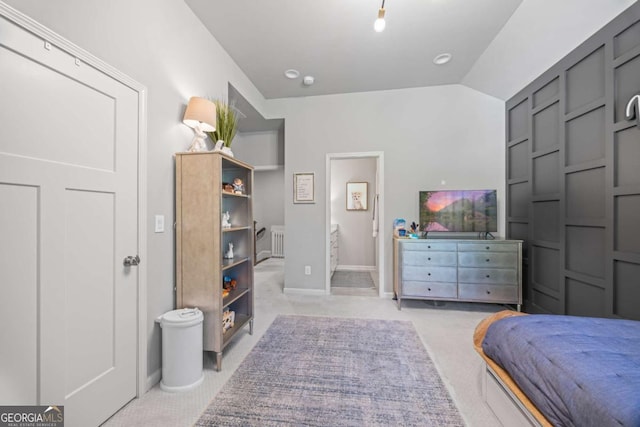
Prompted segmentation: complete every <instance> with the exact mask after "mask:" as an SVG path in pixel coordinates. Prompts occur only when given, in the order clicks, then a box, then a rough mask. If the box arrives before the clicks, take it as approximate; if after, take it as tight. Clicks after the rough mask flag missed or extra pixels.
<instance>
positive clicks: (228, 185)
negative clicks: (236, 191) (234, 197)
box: [222, 182, 233, 193]
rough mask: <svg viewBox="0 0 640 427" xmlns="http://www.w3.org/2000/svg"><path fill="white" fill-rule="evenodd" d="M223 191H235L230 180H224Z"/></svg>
mask: <svg viewBox="0 0 640 427" xmlns="http://www.w3.org/2000/svg"><path fill="white" fill-rule="evenodd" d="M222 191H224V192H225V193H233V185H232V184H231V183H229V182H223V183H222Z"/></svg>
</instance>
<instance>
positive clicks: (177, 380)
mask: <svg viewBox="0 0 640 427" xmlns="http://www.w3.org/2000/svg"><path fill="white" fill-rule="evenodd" d="M203 320H204V316H203V315H202V311H200V310H199V309H197V308H182V309H179V310H173V311H169V312H167V313H165V314H163V315H162V316H160V318H159V321H160V327H161V328H162V381H161V382H160V388H161V389H162V390H164V391H171V392H179V391H186V390H190V389H192V388H194V387H197V386H198V385H200V383H202V381H203V380H204V374H203V370H202V322H203Z"/></svg>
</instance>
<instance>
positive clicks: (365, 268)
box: [336, 265, 376, 271]
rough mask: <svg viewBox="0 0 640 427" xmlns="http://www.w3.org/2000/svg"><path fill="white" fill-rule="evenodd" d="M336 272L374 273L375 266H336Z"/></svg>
mask: <svg viewBox="0 0 640 427" xmlns="http://www.w3.org/2000/svg"><path fill="white" fill-rule="evenodd" d="M336 271H376V267H375V265H338V266H336Z"/></svg>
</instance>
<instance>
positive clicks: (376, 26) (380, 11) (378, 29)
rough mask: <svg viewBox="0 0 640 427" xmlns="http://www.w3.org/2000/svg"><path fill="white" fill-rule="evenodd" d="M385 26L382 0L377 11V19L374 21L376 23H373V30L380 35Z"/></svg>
mask: <svg viewBox="0 0 640 427" xmlns="http://www.w3.org/2000/svg"><path fill="white" fill-rule="evenodd" d="M386 26H387V23H386V22H384V0H382V6H380V9H378V19H376V22H374V23H373V29H374V30H376V32H378V33H380V32H382V31H384V27H386Z"/></svg>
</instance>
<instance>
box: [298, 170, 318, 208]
mask: <svg viewBox="0 0 640 427" xmlns="http://www.w3.org/2000/svg"><path fill="white" fill-rule="evenodd" d="M313 193H314V188H313V173H294V174H293V203H314V196H313Z"/></svg>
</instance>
